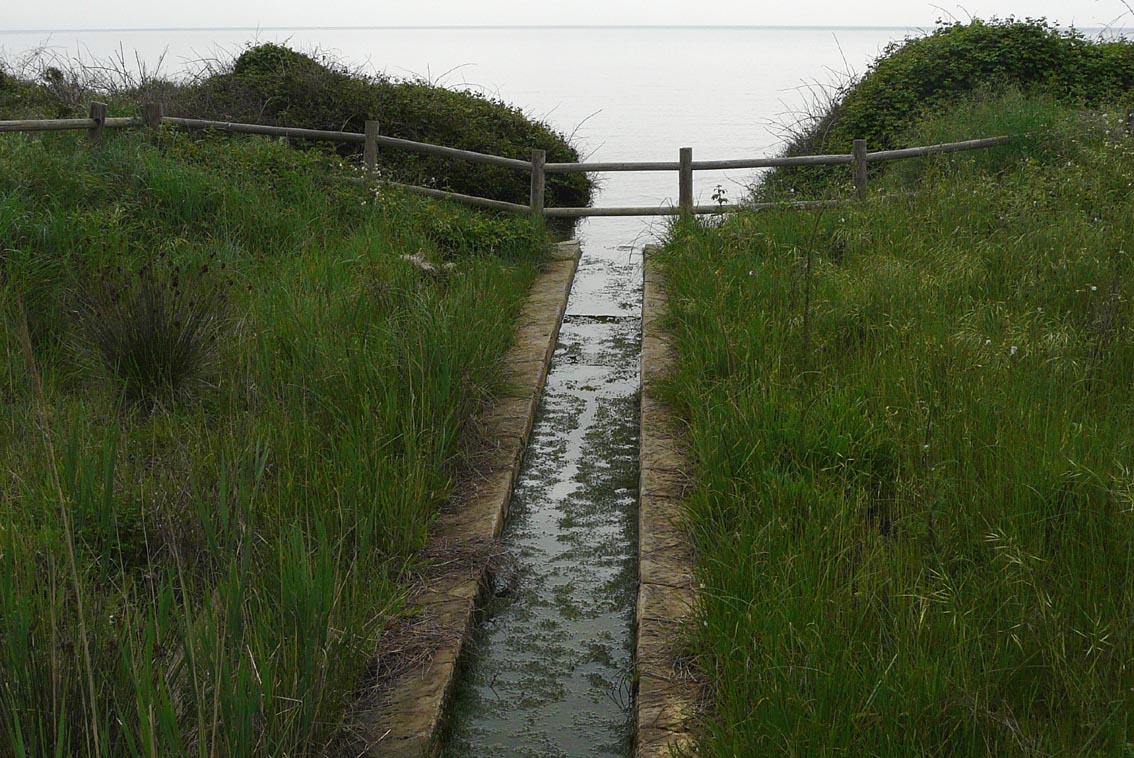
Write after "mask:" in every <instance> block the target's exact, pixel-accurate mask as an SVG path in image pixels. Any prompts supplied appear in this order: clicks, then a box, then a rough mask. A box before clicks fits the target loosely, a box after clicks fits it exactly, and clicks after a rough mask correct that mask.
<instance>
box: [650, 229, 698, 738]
mask: <svg viewBox="0 0 1134 758" xmlns="http://www.w3.org/2000/svg"><path fill="white" fill-rule="evenodd" d="M657 250H658V248H657V247H656V246H655V245H647V246H646V248H645V250H644V251H643V255H644V258H645V277H644V279H645V281H644V284H643V291H642V393H641V394H642V413H641V422H640V423H641V458H640V461H641V463H640V470H641V474H640V477H641V478H640V482H639V487H640V494H639V497H640V501H639V503H640V504H639V510H638V556H639V570H638V604H637V635H636V639H635V667H636V673H637V700H636V708H637V714H636V715H637V731H636V734H635V738H636V739H635V755H636V756H638V757H639V758H655V757H660V756H669V755H671V753H672V751H673V750H675V749H676V750H684V749H689V748H691V747H692V745H693V726H694V722H695V720H696V718H697V715H698V711H699V705H700V703H701V702H702V701H703V697H702V694H701V688H700V687H699V686H698V683H697V681H696V679H695V677H694V676H693V675H692V672H691V671H690V670H689V666H688V665H687V664H683V662H682V656H681V654H680V650H681V645H680V642H681V637H680V634H681V629H682V626H683V625H684V624H685V623H687V622H688V620H689V618H690V616H691V614H692V611H693V603H694V587H693V548H692V545H691V542H690V540H689V537H688V535H687V534H686V532H685V529H684V527H683V524H682V521H683V518H682V513H683V511H682V499H683V497H684V495H685V490H686V488H687V487H688V486H689V482H690V477H689V457H688V455H687V454H686V452H685V450H684V448H683V445H682V443H681V437H680V433H679V430H678V427H677V424H676V419H674V418H673V416H672V415H671V414H670V412H669V410H668V409H667V408H666V407H665V406H664V404H662V403H661V402H659V401H658V399H657V397H656V393H655V386H656V384H657V383H658V382H659V381H660V380H662V379H663V378H664V377H665V376H666V375H667V374H668V373H669V372H670V371H671V370H672V368H673V365H674V362H675V360H676V358H675V355H674V351H673V347H672V345H671V343H670V341H669V338H668V336H667V335H666V334H665V332H664V331H663V330H662V328H661V325H662V320H663V319H664V317H665V313H666V308H667V295H666V289H665V280H664V278H663V277H662V275H661V273H660V272H659V271H658V269H657V266H656V264H655V263H654V261H653V255H654V254H655V253H656V252H657Z"/></svg>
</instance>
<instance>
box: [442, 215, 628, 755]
mask: <svg viewBox="0 0 1134 758" xmlns="http://www.w3.org/2000/svg"><path fill="white" fill-rule="evenodd" d="M639 226H640V224H639ZM627 231H628V227H627V225H626V224H625V222H622V223H619V222H617V221H605V220H596V221H590V222H587V223H586V224H584V225H582V227H581V228H580V230H579V234H578V236H579V238H580V239H581V241H582V251H583V252H582V259H581V261H580V264H579V271H578V273H577V274H576V277H575V283H574V286H573V288H572V291H571V297H570V300H569V302H568V306H567V315H566V317H565V318H564V321H563V326H562V329H561V331H560V334H559V343H558V345H557V346H556V349H555V354H554V357H553V359H552V364H551V369H550V372H549V374H548V377H547V385H546V387H545V389H544V393H543V398H542V400H541V402H540V407H539V411H538V413H537V415H536V419H535V426H534V428H533V430H532V434H531V441H530V442H529V445H528V450H527V453H526V455H525V459H524V465H523V468H522V470H521V472H520V477H519V479H518V481H517V484H516V487H515V491H514V493H513V496H512V504H511V510H510V512H509V515H508V522H507V524H506V526H505V529H504V534H503V537H502V539H503V541H504V546H505V548H506V549H507V550H508V552H509V554H510V556H511V558H512V561H511V562H510V565H509V567H508V569H507V570H505V571H504V572H501V574H500V575H498V576H497V577H496V580H495V583H494V587H493V593H492V596H491V598H490V599H489V602H488V603H487V605H486V607H485V609H484V611H483V613H482V616H481V618H480V623H479V629H478V632H477V634H476V637H475V639H474V640H473V643H472V645H471V646H470V650H469V654H468V655H467V656H466V660H465V662H464V668H463V670H462V672H461V678H460V684H459V685H458V691H457V694H456V696H455V698H454V703H453V707H452V710H451V718H450V724H449V730H448V738H447V740H446V747H445V753H444V754H445V755H446V756H453V757H458V756H478V758H479V757H482V756H486V755H517V756H525V755H538V756H543V757H544V758H547V757H550V756H584V755H585V756H625V755H627V754H629V751H630V747H631V741H632V735H633V726H634V724H633V716H632V710H631V682H632V679H631V674H632V668H633V661H632V642H631V630H632V627H633V623H634V604H635V597H636V591H637V587H636V579H637V504H638V389H639V367H638V364H639V354H640V342H641V337H640V335H641V318H640V316H641V297H642V267H641V248H640V247H639V246H637V245H636V244H632V243H633V240H627Z"/></svg>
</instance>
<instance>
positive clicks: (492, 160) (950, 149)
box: [0, 103, 1010, 218]
mask: <svg viewBox="0 0 1134 758" xmlns="http://www.w3.org/2000/svg"><path fill="white" fill-rule="evenodd" d="M89 113H90V115H89V117H88V118H57V119H25V120H20V121H0V133H4V132H45V131H65V130H84V129H85V130H86V132H87V136H88V137H89V138H90V139H91V140H99V139H101V137H102V134H103V130H104V129H109V128H125V127H139V126H146V127H149V128H157V127H160V126H161V125H162V124H168V125H170V126H177V127H181V128H183V129H212V130H215V131H224V132H233V133H238V134H260V135H264V136H269V137H285V138H288V139H307V140H317V141H323V142H339V143H355V144H362V145H363V167H364V169H365V173H366V176H365V177H364V178H363V177H355V178H352V179H351V180H350V181H352V182H355V183H359V184H367V185H369V184H373V183H378V182H380V183H382V184H384V185H387V186H392V187H397V188H399V189H403V190H406V191H408V192H412V193H415V194H418V195H423V196H426V197H432V198H438V199H443V200H453V201H455V202H459V203H464V204H466V205H473V206H477V207H481V208H490V209H493V210H500V211H511V212H516V213H530V214H531V215H532V216H534V217H536V218H584V217H590V216H685V215H700V214H718V213H735V212H737V211H741V210H759V209H762V208H783V207H787V208H827V207H832V206H835V205H840V204H842V203H843V202H844V201H842V200H805V201H797V202H790V203H748V204H731V205H730V204H724V203H721V204H717V205H696V204H694V202H693V172H695V171H721V170H729V169H758V168H778V167H787V166H839V165H849V166H851V170H852V176H853V179H854V188H855V196H856V197H857V198H858V199H860V200H862V199H865V198H866V196H867V166H868V165H869V164H870V163H880V162H884V161H893V160H903V159H907V158H920V157H924V156H927V155H935V154H939V153H955V152H961V151H965V150H981V149H985V148H990V147H996V146H998V145H1003V144H1006V143H1008V142H1009V141H1010V138H1009V137H989V138H986V139H973V140H965V141H963V142H946V143H941V144H938V145H925V146H922V147H909V148H902V149H900V150H878V151H875V152H868V151H867V149H866V140H861V139H857V140H854V144H853V150H852V151H851V153H850V154H848V155H798V156H784V157H778V158H740V159H736V160H719V161H694V160H693V149H692V148H689V147H683V148H681V150H680V151H679V153H678V160H676V161H637V162H634V161H622V162H589V163H588V162H585V161H584V162H581V163H547V162H546V160H547V154H546V152H545V151H543V150H532V157H531V160H521V159H518V158H505V157H503V156H499V155H490V154H488V153H478V152H475V151H472V150H462V149H459V148H455V147H445V146H443V145H433V144H430V143H427V142H415V141H413V140H407V139H401V138H398V137H388V136H386V135H383V134H381V133H380V129H379V123H378V122H377V121H373V120H371V121H367V122H366V125H365V131H363V132H361V133H360V132H342V131H327V130H322V129H302V128H299V127H293V126H268V125H266V124H242V123H236V122H231V121H211V120H207V119H196V118H180V117H171V116H163V115H162V109H161V106H160V105H159V104H156V103H147V104H145V105H144V106H143V107H142V114H141V115H140V116H129V117H116V118H109V117H107V106H106V105H105V104H103V103H91V104H90V111H89ZM379 147H393V148H398V149H401V150H407V151H410V152H415V153H421V154H424V155H436V156H440V157H444V158H456V159H459V160H466V161H470V162H473V163H481V164H485V165H490V166H499V167H502V168H511V169H516V170H518V171H527V172H530V173H531V179H532V181H531V195H530V198H529V203H528V205H522V204H520V203H510V202H506V201H504V200H493V199H490V198H486V197H476V196H473V195H463V194H460V193H457V192H448V191H446V190H439V189H433V188H431V187H419V186H416V185H410V184H400V183H398V182H391V181H386V180H381V179H380V178H379V175H378V148H379ZM619 171H676V172H677V175H678V191H677V194H678V202H677V205H662V206H646V207H621V208H547V207H545V206H544V196H545V193H546V187H547V175H548V174H590V173H604V172H619Z"/></svg>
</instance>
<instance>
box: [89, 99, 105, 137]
mask: <svg viewBox="0 0 1134 758" xmlns="http://www.w3.org/2000/svg"><path fill="white" fill-rule="evenodd" d="M106 110H107V109H106V103H91V107H90V110H89V111H88V114H89V116H88V117H89V118H91V119H93V120H94V122H95V124H94V126H92V127H90V128H89V129H87V139H88V140H90V141H91V142H98V141H99V140H101V139H102V129H103V125H104V124H105V123H106Z"/></svg>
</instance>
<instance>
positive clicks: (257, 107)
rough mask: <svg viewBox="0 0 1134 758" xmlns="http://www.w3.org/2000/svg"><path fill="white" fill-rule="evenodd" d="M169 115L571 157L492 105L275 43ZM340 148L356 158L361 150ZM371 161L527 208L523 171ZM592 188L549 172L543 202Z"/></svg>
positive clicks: (397, 157)
mask: <svg viewBox="0 0 1134 758" xmlns="http://www.w3.org/2000/svg"><path fill="white" fill-rule="evenodd" d="M169 110H170V112H171V113H177V114H179V115H185V116H192V117H198V118H210V119H220V120H233V121H245V122H254V123H263V124H272V125H280V126H298V127H304V128H310V129H327V130H342V131H353V132H361V131H362V130H363V128H364V125H365V122H366V120H367V119H377V120H378V121H379V122H380V123H381V128H382V133H383V134H385V135H388V136H391V137H399V138H402V139H408V140H414V141H417V142H429V143H433V144H438V145H445V146H447V147H457V148H461V149H464V150H473V151H476V152H481V153H489V154H493V155H502V156H505V157H508V158H520V159H528V158H530V157H531V150H532V148H540V149H543V150H546V151H547V160H548V161H551V162H570V161H577V160H578V159H579V154H578V152H577V151H576V150H575V149H574V148H573V147H571V145H569V144H568V143H567V141H566V139H565V138H564V137H563V136H562V135H560V134H558V133H556V132H554V131H553V130H552V129H551V128H549V127H548V126H547V125H546V124H543V123H539V122H535V121H532V120H531V119H529V118H528V117H526V116H525V115H524V114H523V113H522V112H521V111H520V110H519V109H518V108H515V107H513V106H510V105H507V104H506V103H504V102H502V101H500V100H494V99H488V98H485V97H481V96H480V95H476V94H473V93H470V92H458V91H454V90H449V89H445V88H443V87H436V86H433V85H430V84H427V83H425V82H421V81H405V82H401V81H394V80H391V79H387V78H385V77H382V76H373V75H366V74H362V73H359V72H357V71H351V70H348V69H347V68H345V67H344V66H343V65H341V64H339V63H337V62H334V61H331V60H328V59H326V58H315V57H312V56H309V55H305V54H303V53H299V52H296V51H294V50H291V49H289V48H287V47H284V46H282V45H276V44H263V45H258V46H256V47H251V48H249V49H247V50H246V51H244V53H242V54H241V55H240V56H239V57H238V58H237V59H236V60H235V61H234V62H233V63H232V65H231V67H229V68H228V69H227V70H221V71H218V72H216V73H214V74H213V75H212V76H209V77H207V78H205V79H203V80H201V81H200V83H198V84H194V85H192V86H187V87H184V88H182V89H181V90H180V91H179V92H177V93H176V94H174V95H173V96H172V102H171V103H170V105H169ZM340 150H341V152H342V154H344V155H346V154H357V153H359V152H360V151H361V145H358V144H351V145H343V146H342V147H341V148H340ZM379 161H380V164H381V168H382V170H383V172H384V173H385V175H386V176H388V177H389V178H392V179H397V180H400V181H406V182H411V183H415V184H427V185H430V186H436V187H439V188H441V189H448V190H451V191H454V192H461V193H465V194H474V195H481V196H486V197H491V198H493V199H497V200H507V201H510V202H516V203H523V204H526V203H527V202H528V193H529V186H530V185H529V177H528V174H527V173H525V172H523V171H517V170H515V169H509V168H500V167H494V166H486V165H481V164H474V163H469V162H467V161H462V160H453V159H451V158H438V157H432V156H423V155H416V154H413V153H409V152H407V151H405V150H400V149H383V150H380V151H379ZM592 188H593V185H592V182H591V181H590V180H589V179H588V178H587V177H585V176H583V175H581V174H558V175H552V176H549V177H548V181H547V193H548V196H547V202H548V204H549V205H561V206H577V205H588V204H589V202H590V199H591V193H592Z"/></svg>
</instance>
